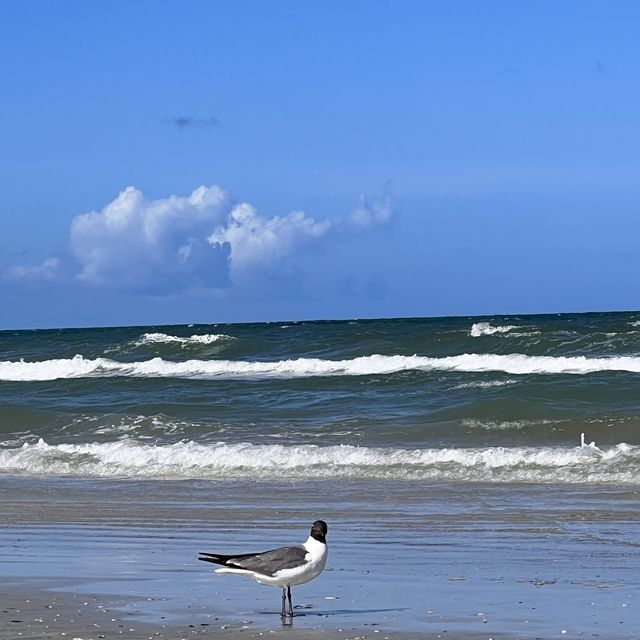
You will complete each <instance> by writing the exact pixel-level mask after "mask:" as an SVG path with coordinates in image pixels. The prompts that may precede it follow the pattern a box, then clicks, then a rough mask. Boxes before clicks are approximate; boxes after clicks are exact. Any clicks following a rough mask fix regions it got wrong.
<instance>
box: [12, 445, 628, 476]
mask: <svg viewBox="0 0 640 640" xmlns="http://www.w3.org/2000/svg"><path fill="white" fill-rule="evenodd" d="M0 473H5V474H28V475H43V474H44V475H75V476H100V477H103V476H130V477H145V478H159V479H161V478H210V479H223V478H235V477H244V478H256V479H276V478H291V479H306V478H314V480H315V479H322V478H327V479H330V478H336V477H345V478H381V479H391V480H409V481H411V480H444V481H450V482H456V481H466V482H505V483H508V482H556V483H585V482H586V483H622V484H626V483H637V482H639V481H640V447H638V446H630V445H628V444H624V443H623V444H618V445H616V446H613V447H610V448H607V449H600V448H598V447H597V446H596V445H595V444H594V443H591V444H585V443H584V440H583V443H582V445H581V446H578V447H571V448H567V447H541V448H535V447H509V448H507V447H488V448H450V449H413V450H409V449H386V448H372V447H358V446H352V445H338V446H326V447H321V446H316V445H300V446H283V445H254V444H250V443H241V444H227V443H223V442H219V443H217V444H208V445H205V444H198V443H196V442H193V441H182V442H177V443H175V444H170V445H149V444H142V443H140V442H137V441H135V440H131V439H124V440H120V441H118V442H111V443H91V444H59V445H49V444H47V443H46V442H44V441H43V440H42V439H41V440H39V441H38V442H37V443H35V444H24V445H22V446H21V447H19V448H12V449H11V448H10V449H0Z"/></svg>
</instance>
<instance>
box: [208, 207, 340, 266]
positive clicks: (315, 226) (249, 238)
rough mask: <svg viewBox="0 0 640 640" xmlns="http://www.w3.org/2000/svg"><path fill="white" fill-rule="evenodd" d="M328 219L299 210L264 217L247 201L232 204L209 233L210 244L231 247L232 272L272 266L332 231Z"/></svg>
mask: <svg viewBox="0 0 640 640" xmlns="http://www.w3.org/2000/svg"><path fill="white" fill-rule="evenodd" d="M333 226H334V223H333V222H332V221H331V220H322V221H320V222H317V221H316V220H314V219H313V218H311V217H309V216H307V215H305V213H304V212H302V211H293V212H292V213H290V214H289V215H287V216H282V217H281V216H274V217H273V218H265V217H263V216H260V215H259V214H258V212H257V211H256V209H255V208H254V207H253V206H251V205H250V204H247V203H242V204H239V205H237V206H235V207H234V208H233V209H232V210H231V212H230V213H229V215H228V217H227V219H226V220H225V222H224V224H223V225H220V226H218V227H217V228H216V230H215V231H214V232H213V233H212V234H211V235H210V236H209V238H208V240H209V242H210V243H211V244H212V245H213V246H222V245H224V244H225V243H226V244H228V245H229V246H230V247H231V268H232V271H233V273H234V274H238V273H243V272H246V271H247V270H251V269H253V268H256V267H260V266H263V265H274V264H277V262H278V261H279V260H281V259H282V258H284V257H285V256H287V255H289V254H291V253H293V252H294V251H298V250H300V249H301V248H302V247H303V246H304V245H306V244H308V243H310V242H312V241H315V240H318V239H319V238H321V237H322V236H325V235H327V233H329V231H331V229H332V227H333Z"/></svg>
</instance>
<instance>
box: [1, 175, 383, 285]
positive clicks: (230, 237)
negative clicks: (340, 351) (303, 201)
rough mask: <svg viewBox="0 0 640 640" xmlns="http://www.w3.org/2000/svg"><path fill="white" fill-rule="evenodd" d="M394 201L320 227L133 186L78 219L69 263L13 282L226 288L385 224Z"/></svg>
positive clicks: (24, 272)
mask: <svg viewBox="0 0 640 640" xmlns="http://www.w3.org/2000/svg"><path fill="white" fill-rule="evenodd" d="M390 215H391V203H390V199H389V198H385V199H384V200H383V201H381V202H374V203H373V204H369V203H368V202H367V200H366V198H365V197H364V196H362V197H361V199H360V203H359V204H358V206H357V207H356V209H355V210H354V211H352V212H351V213H350V214H349V215H346V216H342V217H332V218H326V219H322V220H316V219H314V218H313V217H311V216H308V215H307V214H305V213H304V212H302V211H293V212H291V213H289V214H287V215H282V216H278V215H276V216H272V217H267V216H263V215H260V214H259V213H258V211H257V210H256V208H255V207H254V206H252V205H251V204H249V203H235V202H233V201H232V200H231V198H230V197H229V196H228V194H227V193H226V192H225V191H224V190H223V189H221V188H220V187H218V186H210V187H204V186H202V187H198V188H197V189H196V190H195V191H193V193H191V195H189V196H176V195H172V196H169V197H168V198H159V199H156V200H147V199H146V198H145V197H144V195H143V194H142V192H141V191H139V190H138V189H136V188H134V187H127V188H126V189H124V191H122V192H121V193H120V194H119V195H118V196H117V197H116V198H115V199H114V200H113V201H112V202H110V203H108V204H107V205H106V206H105V207H103V208H102V210H100V211H91V212H89V213H83V214H80V215H78V216H76V217H75V218H74V219H73V221H72V224H71V230H70V244H69V248H70V255H71V256H72V259H70V256H69V255H67V256H65V257H55V258H51V259H49V260H45V261H44V262H43V263H41V264H38V265H35V266H14V267H11V268H10V269H8V270H6V271H5V274H7V275H9V276H10V277H11V278H14V279H31V280H52V279H54V278H59V279H64V278H69V277H71V278H76V279H79V280H81V281H82V282H84V283H85V284H87V285H91V286H105V287H113V288H122V289H133V290H139V291H144V292H148V293H156V294H160V295H164V294H168V293H175V292H179V291H184V290H188V289H198V288H209V289H211V288H225V287H229V286H231V285H232V284H233V283H234V282H235V281H238V280H240V279H241V278H242V277H245V276H248V277H251V275H252V274H255V273H256V272H257V271H260V272H261V273H270V274H274V275H275V272H276V270H277V267H278V265H279V264H280V263H281V261H282V260H283V259H284V258H286V257H288V256H292V255H295V254H296V253H297V252H300V251H303V250H305V249H306V248H308V247H309V246H311V245H313V244H321V243H326V242H335V241H336V240H337V239H339V238H344V237H348V236H350V235H353V234H360V233H363V232H365V231H366V230H368V229H370V228H371V227H373V226H375V225H380V224H384V223H386V222H387V221H388V219H389V217H390Z"/></svg>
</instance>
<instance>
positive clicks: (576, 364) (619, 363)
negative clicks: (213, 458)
mask: <svg viewBox="0 0 640 640" xmlns="http://www.w3.org/2000/svg"><path fill="white" fill-rule="evenodd" d="M412 370H413V371H462V372H486V371H498V372H504V373H509V374H512V375H526V374H547V375H552V374H575V375H584V374H587V373H596V372H601V371H627V372H632V373H640V356H614V357H603V358H588V357H585V356H575V357H568V356H567V357H553V356H526V355H523V354H518V353H514V354H507V355H499V354H491V353H488V354H476V353H465V354H462V355H457V356H445V357H441V358H430V357H426V356H417V355H414V356H402V355H395V356H383V355H372V356H363V357H359V358H352V359H348V360H324V359H320V358H297V359H291V360H276V361H270V362H262V361H258V362H256V361H244V360H185V361H181V362H175V361H170V360H164V359H162V358H152V359H150V360H144V361H139V362H118V361H115V360H109V359H107V358H96V359H89V358H84V357H83V356H80V355H77V356H75V357H74V358H66V359H56V360H43V361H39V362H25V361H23V360H18V361H0V380H6V381H43V380H57V379H60V378H85V377H115V376H120V377H149V378H163V377H166V378H205V379H206V378H251V379H255V378H305V377H313V376H367V375H381V374H392V373H397V372H400V371H412Z"/></svg>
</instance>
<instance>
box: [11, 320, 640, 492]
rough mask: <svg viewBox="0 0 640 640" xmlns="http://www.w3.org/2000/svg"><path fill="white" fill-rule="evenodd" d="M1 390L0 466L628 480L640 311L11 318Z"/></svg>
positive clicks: (17, 469) (48, 470)
mask: <svg viewBox="0 0 640 640" xmlns="http://www.w3.org/2000/svg"><path fill="white" fill-rule="evenodd" d="M0 398H1V406H0V473H11V474H20V475H40V474H53V475H73V476H79V477H82V476H84V477H87V476H90V477H114V476H135V477H148V478H158V479H163V478H200V479H207V478H208V479H220V478H233V477H244V478H254V479H257V480H261V479H267V478H283V477H287V478H305V477H310V476H313V477H315V478H322V477H327V478H332V477H336V476H341V477H345V478H377V479H380V480H384V479H389V480H391V479H397V480H414V481H422V480H446V481H451V482H456V481H468V482H475V481H489V482H501V483H508V482H558V483H632V484H634V483H638V482H639V481H640V448H638V444H639V442H638V433H639V431H638V430H639V427H640V313H635V314H634V313H604V314H575V315H573V314H571V315H569V314H559V315H544V316H542V315H541V316H507V317H505V316H501V317H491V318H488V317H487V318H444V319H440V318H437V319H435V318H434V319H432V318H426V319H397V320H353V321H344V322H282V323H268V324H228V325H226V324H225V325H206V326H205V325H190V326H170V327H167V326H165V327H127V328H107V329H61V330H42V331H38V330H36V331H3V332H0ZM582 434H584V438H585V441H584V443H583V442H582V440H581V435H582Z"/></svg>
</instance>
